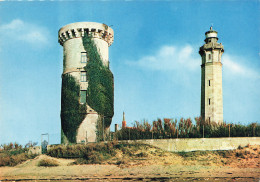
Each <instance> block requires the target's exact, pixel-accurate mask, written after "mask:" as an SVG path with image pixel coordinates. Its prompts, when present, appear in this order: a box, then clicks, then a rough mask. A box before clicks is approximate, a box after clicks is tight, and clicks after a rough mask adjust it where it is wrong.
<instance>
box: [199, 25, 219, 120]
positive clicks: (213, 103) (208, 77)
mask: <svg viewBox="0 0 260 182" xmlns="http://www.w3.org/2000/svg"><path fill="white" fill-rule="evenodd" d="M205 35H206V39H205V40H204V41H205V44H204V45H203V46H201V47H200V50H199V54H200V55H201V59H202V64H201V110H200V112H201V117H202V120H203V121H206V122H209V123H212V122H215V123H218V124H220V123H222V122H223V98H222V63H221V56H222V54H223V53H224V47H223V45H222V44H221V43H218V37H217V35H218V32H217V31H215V30H213V29H212V27H210V30H209V31H207V32H206V33H205Z"/></svg>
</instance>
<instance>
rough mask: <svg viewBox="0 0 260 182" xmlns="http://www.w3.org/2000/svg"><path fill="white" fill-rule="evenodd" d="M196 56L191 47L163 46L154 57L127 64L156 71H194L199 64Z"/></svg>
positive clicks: (146, 57) (149, 56) (144, 57)
mask: <svg viewBox="0 0 260 182" xmlns="http://www.w3.org/2000/svg"><path fill="white" fill-rule="evenodd" d="M196 54H198V53H197V51H195V49H194V48H193V47H192V46H191V45H186V46H184V47H179V46H174V45H164V46H162V47H161V48H159V49H158V50H157V51H156V52H155V54H154V55H148V56H143V57H142V58H140V59H139V60H138V61H136V62H133V61H127V63H128V64H129V65H137V66H140V67H143V68H145V69H151V70H158V71H166V70H179V69H188V70H195V69H197V68H199V66H200V62H201V61H200V58H199V56H198V55H196Z"/></svg>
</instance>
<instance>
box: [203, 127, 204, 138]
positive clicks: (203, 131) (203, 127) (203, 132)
mask: <svg viewBox="0 0 260 182" xmlns="http://www.w3.org/2000/svg"><path fill="white" fill-rule="evenodd" d="M203 138H204V125H203Z"/></svg>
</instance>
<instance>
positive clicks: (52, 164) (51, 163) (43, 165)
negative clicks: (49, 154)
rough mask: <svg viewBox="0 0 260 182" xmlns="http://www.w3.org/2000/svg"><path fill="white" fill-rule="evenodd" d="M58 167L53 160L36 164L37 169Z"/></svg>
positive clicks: (44, 160)
mask: <svg viewBox="0 0 260 182" xmlns="http://www.w3.org/2000/svg"><path fill="white" fill-rule="evenodd" d="M58 165H59V163H58V162H57V161H55V160H53V159H41V160H40V161H39V163H38V166H39V167H54V166H58Z"/></svg>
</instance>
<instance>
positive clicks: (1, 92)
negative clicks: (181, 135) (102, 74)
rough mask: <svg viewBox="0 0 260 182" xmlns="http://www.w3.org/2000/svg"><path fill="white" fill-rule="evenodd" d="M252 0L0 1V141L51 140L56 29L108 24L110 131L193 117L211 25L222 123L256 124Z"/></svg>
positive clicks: (56, 93)
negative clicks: (217, 50) (219, 51)
mask: <svg viewBox="0 0 260 182" xmlns="http://www.w3.org/2000/svg"><path fill="white" fill-rule="evenodd" d="M259 8H260V6H259V1H254V0H252V1H250V2H249V1H228V2H226V1H221V2H217V1H197V2H196V3H191V2H190V1H186V2H180V1H164V2H157V1H149V2H145V1H141V2H137V1H127V2H126V1H125V2H124V1H115V2H113V1H102V2H92V1H89V2H83V1H77V2H1V3H0V103H1V104H0V133H1V135H0V143H8V142H11V141H12V142H15V141H16V142H19V143H21V144H25V143H27V142H28V141H30V140H31V141H36V142H40V140H41V134H43V133H49V134H50V143H59V142H60V97H61V96H60V93H61V73H62V47H61V46H60V45H59V44H58V41H57V38H58V30H59V28H61V27H62V26H64V25H66V24H69V23H74V22H81V21H90V22H99V23H106V24H107V25H109V26H112V28H113V29H114V32H115V40H114V43H113V45H112V46H111V47H110V48H109V54H110V55H109V58H110V63H111V64H110V66H111V70H112V72H113V74H114V77H115V115H114V118H113V122H112V125H111V130H114V124H115V123H118V124H121V121H122V113H123V111H125V113H126V120H127V124H129V125H131V123H133V122H134V121H136V120H138V121H141V120H144V119H145V120H148V121H149V122H152V121H153V120H156V119H157V118H164V117H167V118H180V117H185V118H188V117H191V118H192V119H193V118H194V117H196V116H199V114H200V77H201V75H200V71H201V70H200V64H201V60H200V55H199V54H198V50H199V47H200V46H202V45H203V44H204V36H205V35H204V33H205V32H206V31H207V30H208V29H209V27H210V25H211V24H212V23H213V28H214V29H215V30H217V31H218V33H219V34H218V36H219V42H221V43H222V44H223V45H224V48H225V53H224V55H223V57H222V61H223V102H224V120H225V121H227V122H234V123H238V122H240V123H242V124H247V123H251V122H259V121H260V59H259V56H260V55H259V45H260V44H259V43H260V39H259V30H260V22H259V17H260V16H259V12H260V11H259Z"/></svg>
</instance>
